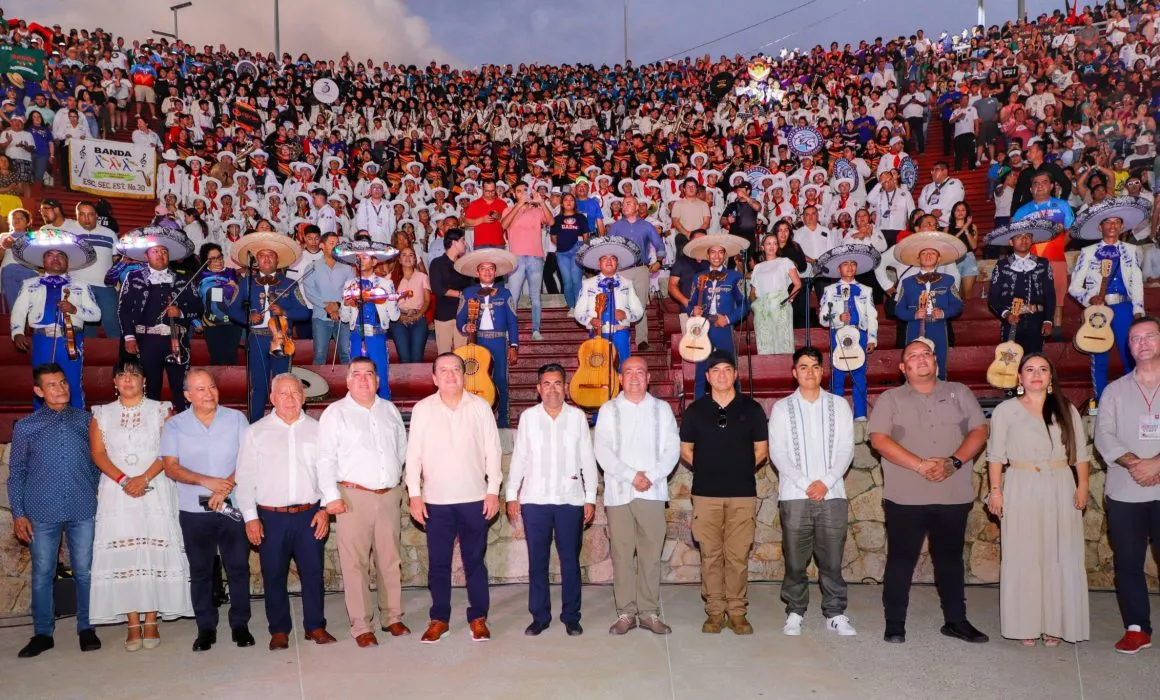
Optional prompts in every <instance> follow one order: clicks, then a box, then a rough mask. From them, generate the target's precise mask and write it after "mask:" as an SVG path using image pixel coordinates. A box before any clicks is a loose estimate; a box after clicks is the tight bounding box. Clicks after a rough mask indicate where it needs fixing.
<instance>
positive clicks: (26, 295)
mask: <svg viewBox="0 0 1160 700" xmlns="http://www.w3.org/2000/svg"><path fill="white" fill-rule="evenodd" d="M17 235H18V237H17V238H16V239H15V241H14V242H13V244H12V256H13V257H14V258H16V259H17V260H18V261H20V262H22V263H24V264H25V265H27V266H28V267H32V268H36V269H38V270H42V274H40V275H39V276H37V277H33V278H31V279H26V280H24V282H23V284H21V286H20V293H19V294H17V295H16V300H15V301H14V302H12V315H11V318H10V319H9V320H10V325H11V331H12V344H13V345H15V346H16V349H17V350H20V351H21V352H26V351H29V350H31V352H32V366H33V367H37V366H39V365H43V364H46V363H48V362H55V363H56V364H58V365H60V367H61V369H63V370H64V376H65V379H67V380H68V385H69V402H70V403H71V404H72V405H73V406H75V407H76V408H84V407H85V392H84V385H83V382H82V377H83V371H82V370H83V368H84V358H85V355H84V335H85V334H84V328H85V323H96V322H97V321H99V320H100V319H101V308H100V307H99V306H97V300H96V297H94V296H93V292H92V289H90V288H89V285H87V284H84V283H82V282H76V281H73V280H71V279H69V276H68V273H69V270H79V269H81V268H85V267H88V266H89V265H92V264H93V263H95V262H96V261H97V253H96V251H95V250H93V246H92V245H91V244H89V243H88V242H87V241H85V240H83V239H81V238H79V237H77V236H75V235H73V234H72V233H69V232H68V231H63V230H59V229H40V230H39V231H32V232H30V233H27V234H24V235H19V234H17ZM25 323H27V324H28V327H29V328H30V329H31V330H32V339H31V341H30V340H29V338H28V336H27V335H25V329H24V326H25ZM70 327H71V328H70ZM42 403H43V400H42V399H41V398H40V397H39V396H34V397H33V405H34V406H35V407H36V408H40V406H41V404H42Z"/></svg>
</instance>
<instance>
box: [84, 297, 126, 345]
mask: <svg viewBox="0 0 1160 700" xmlns="http://www.w3.org/2000/svg"><path fill="white" fill-rule="evenodd" d="M89 289H91V290H92V291H93V298H94V299H96V300H97V307H98V308H99V309H100V310H101V320H100V321H98V322H97V323H86V324H85V337H87V338H96V337H97V326H100V327H101V328H104V329H105V337H106V338H120V337H121V320H120V318H118V316H117V290H116V289H114V288H112V287H97V286H91V287H89Z"/></svg>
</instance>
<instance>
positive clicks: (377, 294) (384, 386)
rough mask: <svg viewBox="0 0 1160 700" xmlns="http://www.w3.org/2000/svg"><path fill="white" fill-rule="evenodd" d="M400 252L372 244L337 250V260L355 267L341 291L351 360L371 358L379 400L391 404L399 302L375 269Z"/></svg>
mask: <svg viewBox="0 0 1160 700" xmlns="http://www.w3.org/2000/svg"><path fill="white" fill-rule="evenodd" d="M398 254H399V251H398V250H396V249H395V248H392V247H391V246H389V245H385V244H381V243H372V242H371V241H354V242H353V243H343V244H342V245H340V246H338V247H336V248H335V249H334V258H335V260H338V261H340V262H344V263H346V264H348V265H353V266H355V269H356V270H357V273H356V276H355V278H354V279H352V280H348V281H347V282H346V284H345V285H343V287H342V305H341V306H340V307H339V312H338V313H339V320H341V321H342V322H343V323H346V324H349V325H350V351H349V352H350V356H351V357H369V358H370V359H371V360H372V361H373V362H374V363H375V371H376V372H377V373H378V375H379V391H378V394H379V398H381V399H384V400H386V401H390V400H391V385H390V384H389V383H388V381H387V379H388V377H389V374H390V359H389V355H388V350H387V328H388V327H389V326H390V325H391V323H392V322H394V321H398V320H399V301H398V296H397V295H396V293H395V285H394V283H393V282H391V278H390V276H386V275H379V274H378V273H376V271H375V267H376V266H378V265H379V264H381V263H385V262H387V261H389V260H392V259H394V258H395V257H396V256H397V255H398Z"/></svg>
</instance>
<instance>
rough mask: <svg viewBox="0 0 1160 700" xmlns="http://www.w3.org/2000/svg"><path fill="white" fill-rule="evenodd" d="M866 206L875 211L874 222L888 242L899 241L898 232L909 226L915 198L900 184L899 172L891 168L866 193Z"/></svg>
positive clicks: (880, 175)
mask: <svg viewBox="0 0 1160 700" xmlns="http://www.w3.org/2000/svg"><path fill="white" fill-rule="evenodd" d="M866 207H867V208H868V209H869V210H870V211H871V212H873V213H874V223H875V225H877V226H878V228H880V229H881V230H882V235H883V236H886V242H887V243H888V244H889V245H894V244H895V243H897V242H898V232H899V231H902V230H904V229H906V228H907V225H908V223H909V222H910V214H911V213H912V212H913V211H914V198H913V197H911V196H910V192H909V191H908V190H907V189H906V188H905V187H900V186H899V185H898V173H897V172H895V171H893V170H890V171H887V172H883V173H879V174H878V184H877V185H874V189H872V190H870V194H868V195H866Z"/></svg>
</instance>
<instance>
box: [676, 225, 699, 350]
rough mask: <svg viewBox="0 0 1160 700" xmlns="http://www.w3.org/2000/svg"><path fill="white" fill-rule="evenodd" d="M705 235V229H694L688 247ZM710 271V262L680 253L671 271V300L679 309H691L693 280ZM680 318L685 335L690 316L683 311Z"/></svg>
mask: <svg viewBox="0 0 1160 700" xmlns="http://www.w3.org/2000/svg"><path fill="white" fill-rule="evenodd" d="M704 235H705V229H703V228H699V229H694V230H693V231H691V232H690V233H689V240H688V241H687V242H686V245H687V244H688V243H692V242H693V241H695V240H697V239H698V238H700V237H701V236H704ZM682 249H683V246H682ZM708 269H709V261H707V260H694V259H693V258H690V257H689V256H688V255H685V254H684V253H682V252H678V253H677V260H676V262H674V263H673V266H672V267H671V268H670V269H669V298H670V299H672V300H673V301H675V302H677V304H679V305H680V307H679V308H681V309H687V308H689V297H690V296H692V294H693V280H695V279H697V275H699V274H701V273H702V272H705V271H706V270H708ZM679 317H680V319H681V332H682V333H684V332H685V321H688V320H689V314H687V313H685V312H684V311H681V313H680V314H679Z"/></svg>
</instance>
